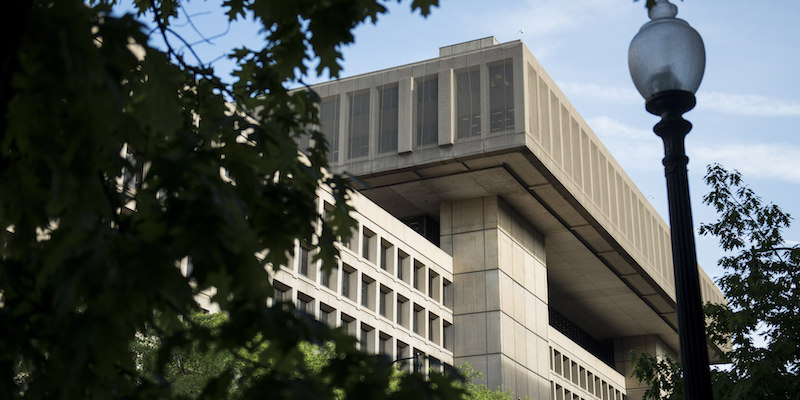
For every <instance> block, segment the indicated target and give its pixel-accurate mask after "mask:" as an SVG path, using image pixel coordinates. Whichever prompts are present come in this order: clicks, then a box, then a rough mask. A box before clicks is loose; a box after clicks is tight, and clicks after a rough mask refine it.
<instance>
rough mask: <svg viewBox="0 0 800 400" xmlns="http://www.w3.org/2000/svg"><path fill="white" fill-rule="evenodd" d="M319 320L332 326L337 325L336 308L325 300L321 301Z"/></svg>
mask: <svg viewBox="0 0 800 400" xmlns="http://www.w3.org/2000/svg"><path fill="white" fill-rule="evenodd" d="M319 321H320V322H322V323H324V324H325V325H328V326H330V327H334V326H336V309H335V308H333V307H331V306H329V305H327V304H325V303H323V302H320V303H319Z"/></svg>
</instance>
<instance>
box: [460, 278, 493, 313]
mask: <svg viewBox="0 0 800 400" xmlns="http://www.w3.org/2000/svg"><path fill="white" fill-rule="evenodd" d="M485 275H486V273H485V272H483V271H479V272H471V273H464V274H457V275H456V276H455V286H454V293H453V295H454V299H453V300H454V304H453V313H455V314H466V313H474V312H482V311H486V295H485V293H486V276H485Z"/></svg>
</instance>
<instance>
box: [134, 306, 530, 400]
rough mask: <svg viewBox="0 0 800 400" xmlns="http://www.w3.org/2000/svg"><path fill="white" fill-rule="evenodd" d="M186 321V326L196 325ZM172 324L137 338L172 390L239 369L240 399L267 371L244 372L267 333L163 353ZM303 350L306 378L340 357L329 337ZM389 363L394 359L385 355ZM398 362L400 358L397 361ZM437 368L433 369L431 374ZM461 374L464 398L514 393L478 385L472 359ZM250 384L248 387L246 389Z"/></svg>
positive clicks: (202, 317) (149, 369) (235, 390)
mask: <svg viewBox="0 0 800 400" xmlns="http://www.w3.org/2000/svg"><path fill="white" fill-rule="evenodd" d="M190 319H191V324H195V325H200V326H203V327H206V328H211V331H214V330H215V329H217V328H219V327H221V326H222V325H223V324H224V323H225V322H226V321H227V318H226V317H225V315H224V314H222V313H215V314H204V313H199V312H198V313H194V314H192V315H191V316H190ZM191 324H189V323H185V324H184V326H186V327H188V326H189V325H191ZM163 329H169V328H168V327H166V326H158V327H154V328H153V329H148V330H147V331H145V332H144V333H143V334H142V335H140V336H138V337H137V339H136V340H135V341H134V343H133V351H134V353H135V355H136V359H137V363H138V365H139V366H140V368H139V373H140V375H141V377H142V379H152V378H153V377H158V378H161V379H163V380H164V381H166V382H168V383H169V385H170V386H171V388H172V393H173V394H176V395H180V396H186V397H189V398H198V396H200V389H201V388H203V387H204V386H205V385H206V383H207V382H209V381H211V380H212V379H214V378H216V377H218V376H220V375H221V374H222V373H223V372H224V371H226V370H232V371H233V372H234V375H235V378H234V384H233V385H232V387H231V388H230V391H229V397H230V398H238V397H240V396H241V394H242V392H243V391H244V390H246V388H247V386H248V381H249V380H251V379H253V378H254V377H256V378H257V377H258V376H260V375H262V374H264V373H266V369H264V370H260V371H256V372H255V373H251V375H249V376H245V375H244V374H243V368H245V367H246V364H247V361H246V360H258V359H259V358H261V355H262V352H263V351H265V350H266V349H267V348H268V347H269V346H268V344H267V343H266V341H264V340H263V339H262V338H261V337H256V338H254V339H253V340H252V341H251V344H252V345H251V346H248V347H247V348H241V349H237V350H236V351H233V352H232V351H230V350H220V349H218V348H217V347H216V346H214V345H213V344H212V345H210V346H207V347H201V346H199V345H198V343H186V344H185V345H184V346H181V347H173V348H171V349H170V350H169V351H170V353H169V354H168V355H167V354H163V353H161V354H159V353H160V350H162V346H161V343H160V342H159V341H158V338H159V335H158V334H157V332H156V331H157V330H163ZM297 351H299V353H300V354H301V355H302V359H301V363H300V364H299V365H298V367H297V368H296V370H295V374H296V375H297V376H298V377H300V378H302V375H304V374H308V375H312V376H315V375H320V374H325V373H326V369H328V368H331V367H332V366H333V365H334V364H333V363H332V361H334V359H335V358H336V357H337V356H338V354H339V353H338V351H337V349H336V344H335V343H333V342H326V343H322V344H319V345H317V344H312V343H309V342H301V343H299V345H298V346H297ZM159 356H162V357H166V364H165V365H166V368H164V371H165V373H163V374H162V373H159V372H158V367H157V364H158V357H159ZM384 362H389V360H388V359H385V360H384ZM392 365H393V366H394V367H396V366H397V364H396V363H392ZM430 372H431V371H429V373H430ZM458 374H459V377H460V378H463V379H459V380H457V381H455V383H454V385H455V386H456V387H457V388H459V389H460V390H461V392H462V394H461V396H456V397H454V398H459V399H463V400H511V399H513V398H514V396H513V393H512V392H511V390H510V389H506V390H503V391H501V390H499V388H498V389H497V390H495V391H492V390H491V389H489V388H488V387H487V386H486V385H484V384H477V383H475V382H474V381H475V380H476V379H480V378H481V373H480V372H478V371H475V370H474V369H473V368H472V367H471V366H470V365H469V364H467V363H464V364H462V365H461V366H459V367H458ZM408 379H409V374H408V372H406V371H401V370H400V369H396V368H393V369H392V371H391V376H390V378H389V383H388V388H387V389H386V391H387V393H395V392H398V391H400V390H403V385H401V383H402V382H403V381H404V380H406V381H407V380H408ZM243 389H244V390H243ZM332 389H333V390H332V395H333V397H334V398H336V399H341V398H343V397H344V394H345V393H344V391H343V390H342V389H341V388H339V387H332Z"/></svg>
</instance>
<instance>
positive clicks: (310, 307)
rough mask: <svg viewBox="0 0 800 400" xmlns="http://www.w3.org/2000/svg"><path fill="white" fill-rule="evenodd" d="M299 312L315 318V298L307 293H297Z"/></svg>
mask: <svg viewBox="0 0 800 400" xmlns="http://www.w3.org/2000/svg"><path fill="white" fill-rule="evenodd" d="M297 311H302V312H304V313H306V314H310V315H312V316H313V315H314V298H312V297H311V296H309V295H307V294H305V293H301V292H297Z"/></svg>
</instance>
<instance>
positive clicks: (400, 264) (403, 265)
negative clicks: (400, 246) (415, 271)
mask: <svg viewBox="0 0 800 400" xmlns="http://www.w3.org/2000/svg"><path fill="white" fill-rule="evenodd" d="M410 263H411V257H409V256H408V254H406V253H404V252H402V251H400V250H398V251H397V279H400V280H401V281H403V282H406V283H408V281H407V279H408V276H409V271H408V270H409V267H410Z"/></svg>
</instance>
